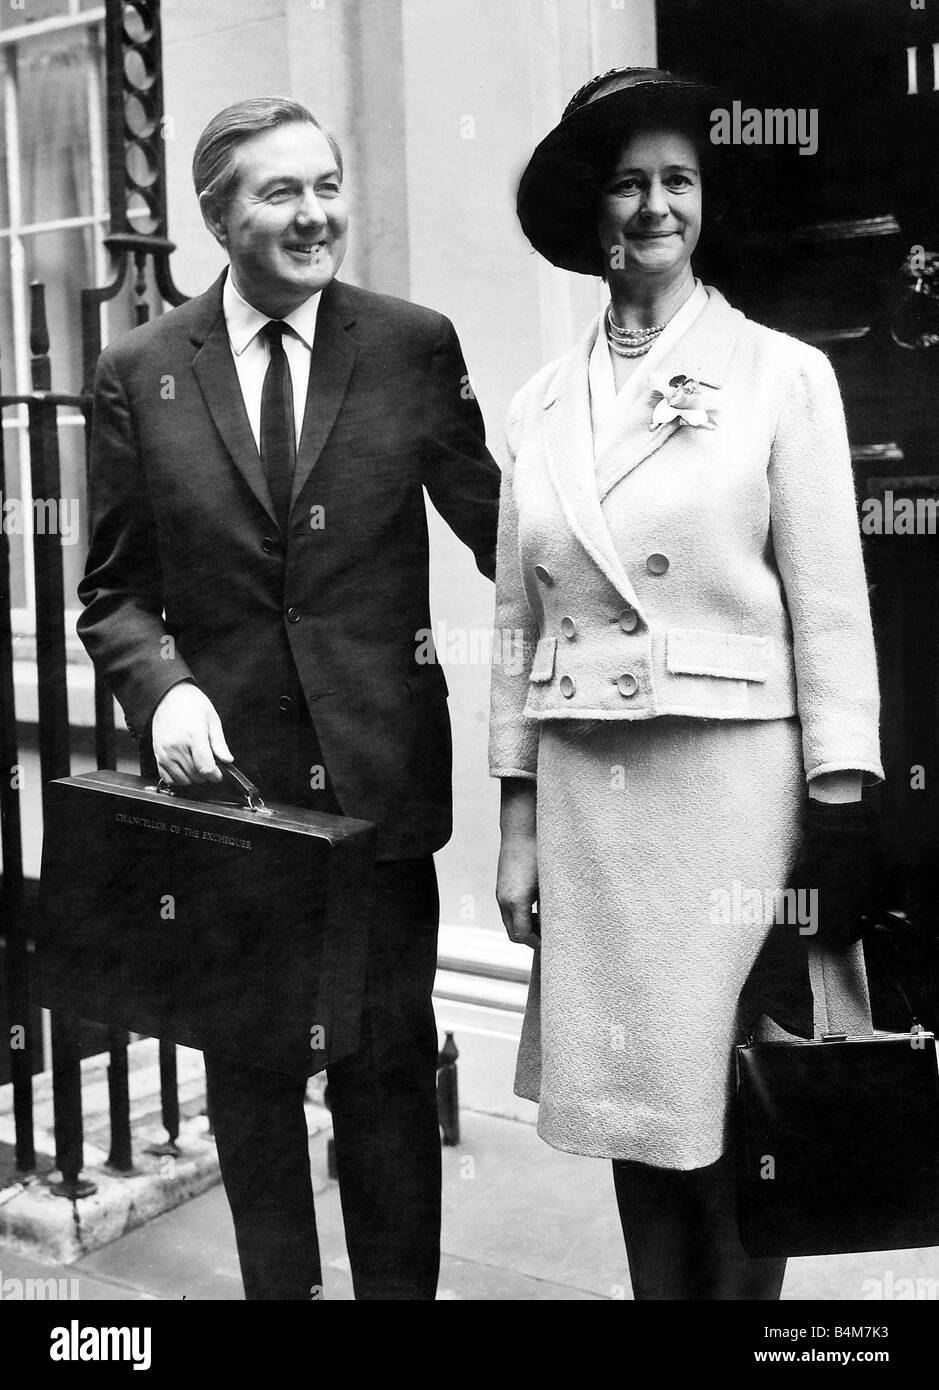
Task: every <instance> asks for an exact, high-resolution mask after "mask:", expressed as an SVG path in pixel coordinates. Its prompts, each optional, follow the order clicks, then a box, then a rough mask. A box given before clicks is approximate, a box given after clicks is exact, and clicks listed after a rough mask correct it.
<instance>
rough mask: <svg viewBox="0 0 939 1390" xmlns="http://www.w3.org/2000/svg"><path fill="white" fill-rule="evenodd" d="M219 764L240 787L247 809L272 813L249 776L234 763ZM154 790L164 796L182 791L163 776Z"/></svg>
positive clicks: (224, 772) (223, 771)
mask: <svg viewBox="0 0 939 1390" xmlns="http://www.w3.org/2000/svg"><path fill="white" fill-rule="evenodd" d="M219 766H220V767H221V769H222V773H223V775H224V776H227V777H230V778H231V780H232V781H233V782H234V783H235V785H236V786H237V787H238V788H239V789H240V791H241V793H242V795H243V796H244V799H245V806H246V808H247V809H248V810H249V811H255V812H257V814H258V815H265V816H269V815H271V814H272V812H271V811H269V810H268V808H267V807H266V806H265V805H264V800H263V798H262V796H261V793H260V791H259V790H258V788H257V787H256V786H255V784H254V782H252V781H251V778H250V777H246V776H245V774H244V773H243V772H241V771H240V770H239V769H238V768H237V767H235V764H234V763H221V764H219ZM154 791H158V792H160V793H162V794H163V795H164V796H180V795H182V792H180V791H179V790H178V789H177V788H176V786H175V785H174V784H173V783H172V782H168V781H167V779H166V778H165V777H161V778H160V780H159V782H157V784H156V786H155V787H154ZM184 791H185V788H183V792H184Z"/></svg>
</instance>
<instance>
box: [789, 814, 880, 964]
mask: <svg viewBox="0 0 939 1390" xmlns="http://www.w3.org/2000/svg"><path fill="white" fill-rule="evenodd" d="M874 860H875V835H874V812H873V810H872V807H871V805H870V803H869V802H866V801H844V802H841V801H816V800H815V799H814V798H813V797H809V798H808V801H807V803H806V807H805V813H804V819H803V839H802V845H801V848H800V850H799V854H798V855H797V857H796V863H795V867H794V869H793V871H792V879H791V884H792V886H793V887H794V888H797V889H798V888H802V889H805V890H807V891H809V892H811V890H812V889H815V890H816V894H817V896H816V897H815V898H814V899H813V898H811V897H810V898H809V899H808V902H809V906H810V910H811V909H812V907H813V906H814V911H815V918H814V920H815V922H816V923H817V926H818V930H817V932H815V933H814V934H813V935H809V934H806V935H805V937H804V940H805V941H806V942H813V941H814V942H816V943H817V944H818V945H820V946H825V947H827V948H829V949H830V950H835V951H844V950H846V949H847V947H848V946H850V945H851V944H852V943H853V942H855V941H859V940H860V939H861V936H862V934H863V931H864V926H865V923H864V922H863V921H862V918H863V917H864V915H865V913H868V912H869V911H870V908H871V899H872V896H873V891H874V881H875V862H874Z"/></svg>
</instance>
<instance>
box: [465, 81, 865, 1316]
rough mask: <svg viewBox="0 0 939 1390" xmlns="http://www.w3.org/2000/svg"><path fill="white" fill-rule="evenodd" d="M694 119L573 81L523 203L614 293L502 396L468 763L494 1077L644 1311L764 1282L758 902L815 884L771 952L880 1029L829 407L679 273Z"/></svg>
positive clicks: (753, 333) (799, 362)
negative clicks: (497, 985)
mask: <svg viewBox="0 0 939 1390" xmlns="http://www.w3.org/2000/svg"><path fill="white" fill-rule="evenodd" d="M713 104H714V99H713V96H712V94H711V93H710V92H709V91H708V90H707V89H706V88H703V87H701V86H700V85H698V84H695V83H691V82H686V81H683V80H681V79H678V78H675V77H673V76H671V75H670V74H668V73H663V72H658V71H654V70H645V69H620V70H614V71H613V72H612V73H607V74H605V75H604V76H603V77H600V78H595V79H594V80H593V81H592V82H590V83H588V84H587V86H586V87H584V88H582V89H581V91H580V92H578V93H577V94H576V96H575V97H574V98H573V100H572V101H571V103H570V105H569V106H568V109H567V111H566V112H565V114H564V116H563V118H562V120H561V122H560V124H559V125H558V126H557V127H556V128H555V130H553V131H552V132H551V133H550V134H549V135H548V136H547V137H546V139H545V140H544V141H542V143H541V144H540V145H539V146H538V148H537V149H536V151H535V153H534V155H533V157H532V160H531V162H530V164H529V166H528V169H527V170H526V172H525V174H524V176H523V178H522V181H521V184H520V187H519V198H518V207H519V215H520V219H521V222H522V226H523V229H524V230H525V232H526V234H527V236H528V237H529V239H530V240H531V241H532V243H533V244H534V246H535V247H536V249H538V250H539V251H541V252H542V253H543V254H544V255H545V256H547V258H548V259H549V260H551V261H552V262H553V263H554V264H556V265H559V266H562V267H564V268H566V269H569V270H574V271H578V272H581V273H586V274H597V275H603V276H604V278H605V280H606V282H607V285H608V288H609V292H610V305H609V308H608V309H605V310H604V311H603V313H601V314H600V315H599V317H598V318H597V319H595V320H594V321H593V322H592V323H591V324H590V326H589V328H588V330H587V331H586V332H585V333H584V334H583V336H582V337H581V339H580V341H579V342H578V343H577V344H576V345H575V346H574V348H573V349H572V351H571V352H569V353H568V354H567V355H566V356H565V357H563V358H561V359H560V360H559V361H557V362H553V363H551V364H550V365H549V366H547V367H545V368H543V369H542V370H541V371H540V372H538V373H537V375H536V376H534V377H533V378H532V380H531V381H529V382H528V384H527V385H526V386H525V387H523V388H522V390H521V391H520V392H519V394H518V395H517V396H516V398H515V400H514V401H513V403H512V406H511V410H510V414H509V424H508V448H509V466H508V467H507V469H506V471H505V475H504V480H503V493H502V503H501V514H500V542H499V569H498V575H497V617H496V623H497V628H498V630H499V631H500V634H501V636H502V637H503V639H504V638H505V636H506V634H507V633H511V634H513V635H514V634H517V633H519V632H521V634H522V640H523V641H524V648H523V650H524V651H525V653H526V660H525V662H524V663H523V666H524V669H523V670H522V671H521V673H517V672H516V670H515V668H514V667H510V666H509V665H505V666H500V665H496V666H495V668H494V671H493V691H492V724H491V756H490V762H491V772H492V775H493V776H496V777H500V778H502V796H503V810H502V850H501V854H500V860H499V872H498V885H497V896H498V899H499V903H500V907H501V910H502V915H503V919H504V921H505V924H506V927H507V929H508V931H509V934H510V935H511V936H512V937H513V938H514V939H516V940H527V941H529V942H530V943H531V944H533V945H534V946H535V956H534V967H533V974H532V984H531V991H530V996H529V1005H528V1009H527V1012H526V1018H525V1026H524V1030H523V1035H522V1043H521V1049H520V1054H519V1061H518V1072H517V1077H516V1090H517V1091H518V1093H519V1094H521V1095H523V1096H527V1097H529V1098H531V1099H533V1100H537V1101H539V1103H540V1109H539V1119H538V1128H539V1133H540V1134H541V1135H542V1137H543V1138H544V1139H546V1140H547V1141H548V1143H550V1144H552V1145H554V1146H555V1147H557V1148H561V1149H565V1150H568V1151H572V1152H575V1153H582V1154H590V1155H595V1156H601V1157H606V1158H610V1159H612V1160H613V1169H614V1186H615V1192H616V1197H617V1202H618V1205H619V1211H620V1217H621V1220H622V1223H623V1229H624V1235H625V1239H626V1245H627V1253H628V1257H629V1266H630V1273H631V1277H632V1282H633V1290H634V1294H635V1296H636V1297H637V1298H763V1299H771V1298H778V1296H779V1292H780V1288H781V1285H782V1279H783V1274H784V1270H785V1262H784V1261H770V1260H763V1261H754V1260H750V1259H748V1258H747V1256H746V1254H745V1252H744V1251H743V1249H742V1247H741V1246H740V1243H739V1239H738V1236H737V1230H736V1222H735V1215H734V1196H733V1186H732V1182H731V1176H730V1163H729V1160H728V1157H727V1155H726V1146H727V1116H728V1109H729V1101H730V1096H731V1089H732V1050H733V1045H734V1043H735V1041H738V1040H739V1038H740V1027H741V1004H740V1000H741V992H742V990H743V987H744V985H745V983H746V982H747V979H748V976H750V974H751V971H752V968H753V966H754V963H755V962H756V960H757V958H758V956H760V953H761V948H763V947H764V945H765V943H766V942H767V940H768V938H769V932H770V925H771V924H772V921H773V913H772V910H770V912H769V914H768V915H767V914H766V913H763V914H762V915H758V917H757V918H756V919H755V918H754V914H753V911H752V904H753V902H754V900H756V901H759V902H762V903H766V902H768V903H771V904H773V905H777V899H776V898H775V896H774V894H775V890H777V889H779V888H781V887H783V886H785V885H786V884H787V883H794V885H795V886H798V887H802V888H803V889H804V890H806V892H805V894H804V896H803V897H802V898H800V899H799V905H798V908H797V909H795V910H793V911H792V912H791V915H790V916H789V917H787V920H786V924H785V925H784V926H782V927H777V928H776V929H775V930H776V931H777V932H778V931H783V932H784V933H785V937H786V941H787V942H791V943H792V945H793V947H795V948H796V949H795V950H789V951H785V950H784V951H782V952H781V953H780V954H781V956H782V958H785V959H788V960H789V961H790V962H792V961H794V960H799V961H801V966H800V969H802V970H803V972H804V964H805V950H804V947H805V942H806V940H808V939H809V934H810V933H813V932H815V931H816V929H817V933H818V935H817V939H818V940H822V939H823V938H824V939H825V941H826V943H827V948H828V949H829V950H830V951H833V952H834V954H835V958H836V959H837V961H838V962H839V964H840V966H841V967H842V974H843V975H844V977H845V978H846V980H847V983H848V986H849V987H851V986H852V985H854V986H856V992H857V997H858V1000H859V1003H858V1010H859V1014H860V1017H859V1018H858V1017H854V1018H852V1020H851V1022H852V1024H853V1026H854V1027H861V1028H864V1027H866V1028H867V1029H869V1028H870V1019H869V1013H865V1006H866V995H865V993H864V989H863V973H862V958H861V954H860V946H853V945H850V941H851V939H852V935H853V933H852V928H853V926H854V923H855V922H856V921H857V916H858V905H859V904H858V899H857V895H856V893H855V894H854V896H853V897H852V890H853V889H856V888H857V884H858V882H859V880H858V879H855V880H854V881H853V882H852V879H851V877H850V872H849V873H847V874H846V872H845V870H846V869H847V870H848V871H850V870H851V867H852V865H854V866H857V865H858V864H859V862H860V858H859V854H858V851H859V849H860V848H861V847H862V846H863V834H862V831H863V827H864V823H865V819H866V814H867V806H866V803H865V802H862V801H861V800H860V797H861V786H862V781H863V780H865V778H866V780H868V781H872V782H875V781H880V780H882V770H881V766H880V757H879V747H878V693H877V678H876V666H875V658H874V648H873V641H872V635H871V624H870V615H869V610H868V603H867V593H866V587H865V580H864V570H863V565H862V560H861V552H860V542H859V537H858V527H857V519H856V513H855V501H854V492H853V486H852V476H851V467H850V457H849V452H848V445H847V439H846V434H845V425H844V417H843V412H842V407H841V401H840V397H839V394H838V388H837V385H836V383H835V378H834V374H833V372H832V370H831V367H830V366H829V364H828V362H827V360H826V358H825V357H824V356H823V355H822V354H821V353H820V352H818V351H817V350H815V349H813V348H811V347H807V346H806V345H805V344H803V343H801V342H798V341H796V340H794V339H791V338H788V337H786V336H784V335H782V334H780V333H776V332H774V331H772V330H770V329H768V328H764V327H761V326H760V325H758V324H755V323H752V322H750V321H749V320H747V319H746V318H745V317H744V316H743V315H742V314H741V313H739V312H738V311H737V310H735V309H733V308H731V307H730V305H729V304H728V303H727V301H726V300H725V299H724V298H723V296H722V295H721V294H719V293H718V291H717V290H715V289H713V288H710V287H705V286H703V285H702V284H701V283H700V282H699V281H697V280H696V279H695V276H694V273H693V270H692V266H691V257H692V255H693V254H694V252H695V248H696V246H697V245H698V240H699V235H700V232H701V227H702V216H703V207H704V205H705V204H704V199H705V198H709V197H710V195H711V190H710V189H709V188H707V187H705V188H702V183H703V180H702V171H701V160H702V155H704V154H706V155H708V157H709V158H710V157H711V155H712V153H713V152H712V151H711V150H709V149H708V143H707V112H708V110H709V108H710V106H712V105H713ZM717 177H718V178H720V174H719V172H718V174H717ZM516 640H517V639H516ZM807 785H808V796H807V795H806V786H807ZM536 812H537V814H536ZM800 844H802V846H803V849H802V853H801V858H800V859H799V862H798V863H797V852H798V851H799V848H800ZM839 871H840V876H839ZM811 889H815V890H817V893H818V897H817V899H813V898H812V897H811V896H810V894H809V892H808V890H811ZM754 892H756V898H755V897H754ZM536 902H537V904H538V913H537V916H536V915H534V913H533V905H534V904H535V903H536ZM741 903H747V904H748V905H749V908H750V910H747V911H741V908H740V905H741ZM813 904H814V907H813V906H812V905H813ZM789 906H790V908H792V907H793V904H792V903H791V902H790V904H789ZM809 909H811V910H809ZM787 910H788V909H787ZM539 932H540V940H539ZM852 972H853V973H852ZM776 983H777V984H779V983H785V982H780V981H777V982H776ZM783 992H785V991H783ZM795 993H796V995H798V990H797V989H796V991H795ZM768 1007H769V1006H767V1005H764V1011H765V1010H766V1008H768ZM775 1016H776V1017H777V1018H780V1019H781V1017H782V1016H781V1015H780V1013H779V1011H778V1009H777V1010H776V1012H775ZM805 1031H808V1032H809V1033H811V1024H809V1026H808V1028H807V1029H806V1030H805Z"/></svg>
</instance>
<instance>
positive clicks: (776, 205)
mask: <svg viewBox="0 0 939 1390" xmlns="http://www.w3.org/2000/svg"><path fill="white" fill-rule="evenodd" d="M915 3H916V0H912V3H911V0H821V3H819V0H659V3H658V5H657V18H658V35H659V63H660V65H661V66H663V67H668V68H677V69H681V70H685V71H688V72H691V73H694V74H696V75H698V76H701V77H704V78H707V79H709V80H711V81H713V82H715V83H717V84H719V85H720V86H721V87H722V88H723V89H724V90H725V91H726V93H727V98H728V103H732V102H733V100H735V99H736V100H739V101H740V103H741V106H740V112H741V119H740V122H739V124H738V129H740V130H742V127H743V124H744V123H745V122H744V119H743V113H744V112H745V111H746V110H747V109H754V110H761V111H765V110H767V109H780V110H785V109H788V108H792V109H794V110H798V109H800V108H801V109H802V110H803V111H805V112H806V113H810V112H811V111H813V110H814V111H815V112H816V113H817V117H816V120H817V150H816V151H815V152H813V153H808V152H806V153H800V149H799V146H798V145H791V146H786V147H775V148H773V149H772V150H771V151H770V150H764V151H763V152H762V156H760V157H755V158H754V162H753V169H752V173H751V174H750V175H749V176H747V177H746V178H745V179H744V183H743V186H742V187H741V188H740V189H739V190H738V193H737V195H735V196H736V210H737V211H738V212H739V214H740V217H739V225H740V227H741V228H745V229H746V236H745V239H744V241H743V244H742V246H741V247H740V248H738V250H739V254H738V256H737V257H736V260H735V262H734V263H733V264H732V265H731V266H730V268H729V269H727V271H726V279H727V284H726V290H727V292H728V293H729V295H730V297H731V299H732V300H733V302H735V303H736V304H737V305H738V307H740V308H742V309H743V310H744V311H745V312H746V313H748V314H749V315H750V316H751V317H752V318H755V319H757V320H759V321H762V322H764V323H768V324H770V325H772V326H773V327H775V328H780V329H782V330H784V331H785V332H789V333H793V334H794V335H796V336H797V337H799V338H803V339H805V340H806V341H808V342H812V343H815V344H817V345H818V346H819V347H821V348H822V349H823V350H824V351H825V352H826V353H828V355H829V356H830V358H831V361H832V363H833V365H834V367H835V369H836V371H837V373H838V377H839V380H840V382H841V387H842V392H843V395H844V399H845V408H846V412H847V417H848V430H849V435H850V439H851V444H852V451H853V456H854V463H855V476H856V483H857V489H858V501H859V505H860V507H861V520H862V531H864V532H866V533H867V534H865V537H864V547H865V555H866V560H867V565H868V575H869V579H870V582H871V599H872V607H873V612H874V623H875V631H876V637H877V645H878V654H879V660H880V668H881V680H882V695H883V720H882V734H883V745H884V762H885V769H886V773H887V783H886V786H885V787H884V789H883V793H882V795H883V806H884V812H885V814H884V844H885V852H886V861H887V878H888V883H889V892H890V897H891V900H892V902H893V903H894V904H895V905H896V906H897V907H900V908H903V909H905V910H906V911H907V912H908V914H909V915H910V917H911V918H913V919H915V920H916V922H917V923H918V924H919V925H920V928H921V930H922V931H923V932H924V933H926V934H927V935H935V934H936V933H937V932H939V565H937V558H939V557H937V547H939V540H937V537H936V534H935V532H936V525H937V521H936V511H937V507H936V505H935V504H936V502H937V499H939V391H937V385H939V298H937V300H935V301H934V300H933V299H931V298H930V296H929V294H928V290H929V288H930V285H931V283H932V281H931V272H932V269H933V263H932V262H931V260H930V253H931V252H939V8H937V7H936V6H935V5H933V4H930V3H928V0H923V4H922V7H921V8H914V5H915ZM730 109H731V110H732V107H731V108H730ZM810 122H811V117H810V116H809V115H808V114H807V115H806V118H805V121H804V124H803V127H802V128H803V131H805V132H808V131H809V130H810V129H811V124H810ZM764 129H765V123H764ZM803 144H804V146H805V148H806V150H808V148H809V142H808V141H804V142H803ZM705 202H706V203H707V189H705ZM734 213H735V206H734V204H732V205H731V208H730V210H729V214H728V215H729V219H730V221H731V224H733V222H734ZM911 253H912V257H911ZM936 265H937V266H939V259H937V261H936ZM935 283H936V287H937V290H939V275H936V280H935ZM722 287H723V286H722ZM832 582H833V583H835V584H836V583H837V575H832ZM927 957H928V944H927V945H926V946H925V947H924V954H923V957H922V959H921V963H922V967H923V969H922V972H921V980H922V982H923V983H926V981H927V976H928V973H929V972H928V966H927ZM927 991H928V993H930V994H931V995H932V1004H931V1008H932V1010H933V1011H934V1010H935V1007H936V1000H935V985H934V984H932V985H929V984H928V983H927ZM933 1022H935V1016H934V1017H933Z"/></svg>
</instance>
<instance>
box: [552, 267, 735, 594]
mask: <svg viewBox="0 0 939 1390" xmlns="http://www.w3.org/2000/svg"><path fill="white" fill-rule="evenodd" d="M743 321H744V318H743V314H741V313H740V312H739V310H737V309H732V308H731V306H730V305H729V304H728V303H727V301H726V299H725V298H724V296H723V295H722V294H721V293H720V292H719V291H718V290H715V289H712V288H711V287H710V286H709V287H708V303H707V306H706V308H704V309H703V310H702V311H701V313H700V314H699V315H698V317H697V318H696V319H695V321H694V323H693V324H692V325H691V327H690V328H689V329H688V331H687V333H684V334H683V335H682V337H681V338H680V339H679V340H678V342H677V343H675V345H674V346H673V347H672V349H671V350H670V351H669V352H668V353H667V354H666V356H665V357H664V358H663V360H662V361H661V363H660V364H659V367H658V370H659V371H660V372H664V373H666V374H667V375H668V376H674V375H676V374H677V373H678V372H683V373H685V374H686V375H687V376H693V377H695V378H697V379H698V380H703V381H707V382H709V383H710V385H712V386H715V387H720V386H721V385H722V384H723V381H724V378H725V376H726V373H727V368H728V366H729V364H730V359H731V357H732V356H733V352H734V348H735V347H736V344H737V339H738V336H739V334H740V327H741V325H742V323H743ZM599 326H600V318H597V319H595V320H594V322H593V323H591V325H590V326H589V328H588V329H587V331H586V332H585V333H584V335H583V336H582V338H581V339H580V341H579V342H578V343H577V344H576V345H575V346H574V348H573V350H572V351H571V352H570V353H569V354H568V355H567V357H566V358H564V359H563V361H562V362H561V365H560V366H559V368H558V371H557V373H556V375H555V376H554V378H553V380H552V382H551V383H550V385H549V387H548V389H547V391H546V392H545V397H544V402H543V410H544V434H543V440H544V449H545V459H546V463H547V468H548V472H549V474H550V477H551V480H552V482H553V484H554V487H555V489H556V491H557V493H558V497H559V498H560V501H561V505H562V507H563V509H564V513H565V516H566V517H567V522H568V525H569V526H570V528H571V530H572V532H573V533H574V535H575V536H577V538H578V540H579V541H580V543H581V544H582V545H583V547H584V549H585V550H586V551H587V552H588V554H589V555H591V556H592V557H593V559H594V561H595V562H596V563H597V564H598V565H599V567H600V569H601V570H602V571H603V572H604V574H605V575H606V576H607V578H608V579H610V580H611V582H612V583H613V584H615V585H616V587H617V588H618V589H619V590H620V592H621V593H622V594H623V596H624V597H625V598H626V599H627V601H628V602H630V603H631V604H632V605H633V606H634V607H635V608H637V609H640V611H641V607H640V604H639V602H638V600H637V598H636V594H635V591H634V590H633V588H632V585H631V584H630V582H629V579H628V577H627V575H626V572H625V570H624V568H623V565H622V562H621V561H620V558H619V556H618V554H617V552H616V547H615V546H614V544H613V539H612V537H611V536H610V533H609V530H608V528H607V525H606V521H605V519H604V516H603V510H602V507H601V500H602V499H601V496H600V493H599V491H598V488H597V478H596V466H595V461H594V453H593V427H592V423H591V419H590V388H589V384H588V363H589V360H590V353H591V350H592V348H593V345H594V343H595V342H596V338H597V332H598V331H599ZM656 399H657V397H655V395H654V392H653V391H652V388H651V387H649V388H648V390H646V391H645V392H644V393H643V395H642V396H640V398H639V400H638V401H637V402H636V405H635V407H634V408H633V410H631V411H630V412H629V414H628V415H627V417H626V419H625V420H624V422H623V433H622V438H621V441H620V445H619V447H618V450H617V454H618V458H619V466H618V467H617V468H616V470H615V471H611V472H610V473H609V474H608V476H607V478H606V479H605V480H604V496H605V495H606V493H607V492H609V491H610V489H611V488H612V487H613V486H614V485H615V484H616V483H618V482H620V481H621V480H622V479H623V478H624V477H626V476H627V475H628V474H629V473H631V472H632V471H633V469H635V468H638V467H639V465H640V464H641V463H643V462H644V461H645V460H646V459H648V458H650V457H651V456H652V455H653V454H655V453H657V452H658V450H659V449H661V448H662V446H663V445H664V444H665V443H667V441H668V440H669V439H671V437H672V435H673V434H674V433H675V432H676V430H678V429H689V428H691V427H690V426H688V425H682V424H680V423H679V422H678V421H677V420H673V421H671V422H670V423H669V424H667V425H665V426H663V427H662V428H661V429H656V430H651V429H650V427H649V426H650V422H651V419H652V410H653V406H654V401H655V400H656ZM718 427H719V426H718Z"/></svg>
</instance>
